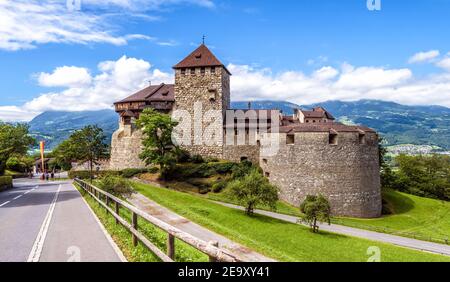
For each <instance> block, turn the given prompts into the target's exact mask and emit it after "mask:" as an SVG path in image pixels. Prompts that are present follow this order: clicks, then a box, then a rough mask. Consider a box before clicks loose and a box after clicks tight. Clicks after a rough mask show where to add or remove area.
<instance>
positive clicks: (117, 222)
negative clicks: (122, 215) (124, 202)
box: [114, 202, 119, 224]
mask: <svg viewBox="0 0 450 282" xmlns="http://www.w3.org/2000/svg"><path fill="white" fill-rule="evenodd" d="M114 203H115V206H116V214H117V215H118V216H119V203H118V202H114ZM116 224H119V220H118V219H117V218H116Z"/></svg>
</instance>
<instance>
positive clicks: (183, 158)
mask: <svg viewBox="0 0 450 282" xmlns="http://www.w3.org/2000/svg"><path fill="white" fill-rule="evenodd" d="M176 154H177V162H178V163H187V162H189V161H190V160H191V154H190V153H189V152H188V151H186V150H183V149H180V148H177V151H176Z"/></svg>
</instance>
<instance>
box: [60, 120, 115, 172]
mask: <svg viewBox="0 0 450 282" xmlns="http://www.w3.org/2000/svg"><path fill="white" fill-rule="evenodd" d="M105 139H106V137H105V135H104V134H103V130H102V129H101V128H99V127H98V126H96V125H95V126H93V125H89V126H86V127H84V128H83V129H81V130H78V131H75V132H74V133H73V134H72V135H71V136H70V137H69V139H67V140H66V141H64V142H62V143H61V144H60V145H59V146H58V148H57V149H56V154H55V156H56V158H57V159H58V158H59V159H60V160H64V162H68V161H69V160H70V161H72V160H74V161H77V162H78V163H86V162H88V164H89V175H90V178H91V179H92V178H93V167H94V164H98V161H100V160H102V159H105V158H108V157H109V147H108V145H106V143H105Z"/></svg>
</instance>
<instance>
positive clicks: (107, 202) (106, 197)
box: [105, 195, 109, 212]
mask: <svg viewBox="0 0 450 282" xmlns="http://www.w3.org/2000/svg"><path fill="white" fill-rule="evenodd" d="M105 202H106V206H107V207H109V197H108V195H105ZM106 212H108V209H106Z"/></svg>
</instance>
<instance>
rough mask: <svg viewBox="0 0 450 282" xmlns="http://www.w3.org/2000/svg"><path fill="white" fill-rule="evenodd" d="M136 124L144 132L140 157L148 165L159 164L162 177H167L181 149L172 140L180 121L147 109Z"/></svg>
mask: <svg viewBox="0 0 450 282" xmlns="http://www.w3.org/2000/svg"><path fill="white" fill-rule="evenodd" d="M136 124H137V126H138V127H139V128H140V129H141V130H142V131H143V133H144V136H143V138H142V145H143V150H142V153H141V154H140V155H139V157H140V158H141V159H142V160H143V161H144V162H145V164H146V165H150V164H154V165H158V166H159V168H160V170H159V171H160V177H161V178H163V179H166V178H167V176H168V174H169V172H170V171H171V170H172V168H173V167H174V166H175V164H176V162H177V154H178V152H179V149H178V148H177V146H175V145H174V144H173V142H172V131H173V129H174V128H175V127H176V126H177V125H178V123H177V122H176V121H173V120H172V118H171V117H170V116H169V115H166V114H162V113H159V112H157V111H155V110H153V109H145V110H144V111H143V112H142V113H141V115H140V117H139V119H138V120H137V122H136Z"/></svg>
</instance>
